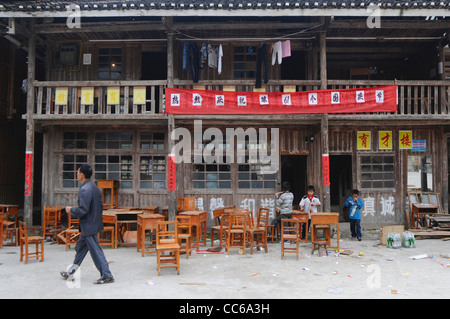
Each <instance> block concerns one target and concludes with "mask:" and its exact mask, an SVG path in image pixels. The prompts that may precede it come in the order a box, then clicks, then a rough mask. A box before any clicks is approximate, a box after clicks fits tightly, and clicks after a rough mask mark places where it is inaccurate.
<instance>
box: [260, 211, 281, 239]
mask: <svg viewBox="0 0 450 319" xmlns="http://www.w3.org/2000/svg"><path fill="white" fill-rule="evenodd" d="M264 209H267V208H264ZM278 216H280V212H279V211H277V213H276V217H278ZM280 233H281V227H280V225H279V224H278V226H277V227H276V228H275V226H274V225H270V224H269V225H267V239H268V240H269V239H270V241H271V242H274V241H275V240H276V239H277V238H280Z"/></svg>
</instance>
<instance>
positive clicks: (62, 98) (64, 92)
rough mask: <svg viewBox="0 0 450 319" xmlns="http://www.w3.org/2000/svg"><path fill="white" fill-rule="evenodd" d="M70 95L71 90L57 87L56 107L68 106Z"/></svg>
mask: <svg viewBox="0 0 450 319" xmlns="http://www.w3.org/2000/svg"><path fill="white" fill-rule="evenodd" d="M68 95H69V88H67V87H57V88H56V89H55V105H67V96H68Z"/></svg>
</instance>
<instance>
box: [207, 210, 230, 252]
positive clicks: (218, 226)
mask: <svg viewBox="0 0 450 319" xmlns="http://www.w3.org/2000/svg"><path fill="white" fill-rule="evenodd" d="M225 214H228V213H225V208H219V209H215V210H213V218H214V223H215V226H212V227H211V247H212V246H213V245H214V233H215V232H216V233H217V235H218V239H219V242H220V247H222V242H223V236H224V233H225V232H224V231H225V230H226V229H227V226H226V225H224V223H222V219H223V216H224V215H225Z"/></svg>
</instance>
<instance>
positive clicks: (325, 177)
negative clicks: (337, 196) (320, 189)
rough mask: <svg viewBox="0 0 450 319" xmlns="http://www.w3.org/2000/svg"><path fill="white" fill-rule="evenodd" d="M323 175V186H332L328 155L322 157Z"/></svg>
mask: <svg viewBox="0 0 450 319" xmlns="http://www.w3.org/2000/svg"><path fill="white" fill-rule="evenodd" d="M322 175H323V185H325V186H330V156H328V154H323V155H322Z"/></svg>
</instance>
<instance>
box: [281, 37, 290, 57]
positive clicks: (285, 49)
mask: <svg viewBox="0 0 450 319" xmlns="http://www.w3.org/2000/svg"><path fill="white" fill-rule="evenodd" d="M289 56H291V40H286V41H283V42H281V57H282V58H287V57H289Z"/></svg>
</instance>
